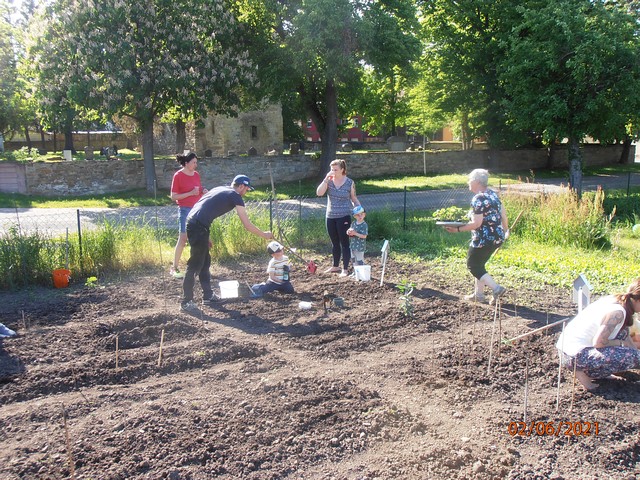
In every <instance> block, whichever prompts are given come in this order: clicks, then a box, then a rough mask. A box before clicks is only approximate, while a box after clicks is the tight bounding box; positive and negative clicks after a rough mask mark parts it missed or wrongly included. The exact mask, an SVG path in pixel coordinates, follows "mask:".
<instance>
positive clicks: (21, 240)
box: [0, 172, 640, 287]
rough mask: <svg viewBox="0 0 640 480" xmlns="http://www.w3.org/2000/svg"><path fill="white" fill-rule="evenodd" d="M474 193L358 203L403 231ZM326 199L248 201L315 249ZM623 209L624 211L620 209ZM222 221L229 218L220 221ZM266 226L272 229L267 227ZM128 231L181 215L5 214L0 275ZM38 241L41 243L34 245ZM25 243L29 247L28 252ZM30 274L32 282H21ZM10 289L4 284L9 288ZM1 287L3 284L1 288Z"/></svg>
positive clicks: (290, 239) (114, 211) (620, 179)
mask: <svg viewBox="0 0 640 480" xmlns="http://www.w3.org/2000/svg"><path fill="white" fill-rule="evenodd" d="M560 183H561V182H558V180H549V181H546V182H545V181H542V182H538V183H526V184H524V183H523V184H516V185H508V186H503V185H501V184H498V185H497V186H494V187H493V188H496V189H498V190H500V191H501V192H502V193H508V192H518V193H528V194H549V193H554V192H558V191H561V189H562V188H563V187H561V185H560ZM638 186H640V174H636V173H632V172H629V173H628V174H618V175H615V176H606V177H605V176H600V177H589V178H587V179H585V182H584V184H583V190H584V191H588V190H595V189H597V188H603V189H609V190H616V192H617V195H618V197H617V199H616V200H615V201H616V202H618V204H619V205H621V204H622V203H623V201H625V200H626V201H627V203H629V204H630V205H628V206H627V207H628V208H629V210H630V211H638V205H637V203H638V202H639V201H640V200H639V199H638V197H637V196H634V195H632V191H633V189H634V187H638ZM471 196H472V194H471V192H469V190H468V189H467V188H466V187H457V188H447V189H441V190H420V191H413V190H411V189H409V188H406V187H405V188H404V189H402V190H400V191H395V192H389V193H374V194H371V193H366V192H359V193H358V199H359V200H360V202H361V203H362V205H363V206H364V207H365V209H366V210H367V211H368V212H370V213H371V212H376V211H384V212H385V215H387V217H386V218H392V219H393V218H394V217H395V219H396V220H397V223H398V224H399V225H401V226H402V228H408V227H410V224H411V222H412V220H413V219H415V218H418V217H427V216H430V214H431V212H434V211H436V210H439V209H442V208H447V207H452V206H456V207H462V208H466V207H468V206H469V201H470V199H471ZM326 202H327V199H326V198H325V197H320V198H318V197H305V196H299V197H292V198H288V199H286V200H277V201H276V200H274V199H273V198H270V199H268V200H262V201H247V202H246V207H247V212H248V213H249V217H250V218H251V219H252V221H254V222H256V224H258V225H259V226H260V228H263V229H269V230H271V231H273V232H274V233H275V234H276V236H277V237H278V238H280V239H282V240H284V241H285V243H286V244H289V245H291V243H295V244H296V245H297V246H304V245H306V244H310V243H311V242H312V240H313V238H314V236H315V237H318V236H322V232H321V229H322V228H323V224H324V221H323V218H324V216H325V211H326ZM618 208H620V207H618ZM221 221H222V222H225V220H224V219H223V220H221ZM267 222H268V224H266V223H267ZM105 225H108V226H109V227H110V228H118V227H120V226H127V227H129V228H137V227H140V228H141V229H142V228H147V229H151V230H154V231H156V232H162V235H166V236H167V238H171V237H173V236H176V235H177V231H178V210H177V207H176V206H175V205H167V206H146V207H126V208H47V209H39V208H13V209H6V208H5V209H0V273H1V274H2V275H5V274H6V271H11V272H10V273H11V275H12V278H13V279H14V280H13V281H12V282H11V283H12V284H13V285H28V284H30V283H33V282H34V281H35V280H34V278H35V276H34V275H33V273H30V272H27V270H26V269H25V268H18V267H16V265H24V264H26V263H27V260H32V259H31V258H30V257H32V256H34V255H35V253H34V252H35V251H36V250H37V249H38V248H40V249H41V253H40V256H43V253H42V252H45V253H44V256H45V257H46V258H47V259H49V261H48V262H47V264H46V265H45V266H44V268H45V269H46V268H49V270H48V272H50V266H51V265H57V267H61V266H63V264H67V265H68V263H69V257H70V255H71V256H74V255H75V256H79V257H80V258H82V257H83V254H84V253H83V242H85V241H86V237H87V235H88V234H90V232H93V231H96V230H99V229H103V228H104V227H105ZM36 240H37V241H36ZM25 241H26V244H28V245H29V248H25ZM25 276H27V277H28V278H23V277H25ZM5 286H6V285H5ZM0 287H2V284H0Z"/></svg>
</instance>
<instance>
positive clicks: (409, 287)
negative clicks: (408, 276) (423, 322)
mask: <svg viewBox="0 0 640 480" xmlns="http://www.w3.org/2000/svg"><path fill="white" fill-rule="evenodd" d="M415 286H416V284H415V283H412V282H409V280H403V281H401V282H400V283H399V284H398V285H396V288H397V289H398V290H400V292H402V295H401V296H400V310H401V311H402V314H403V315H404V316H405V317H407V318H413V297H412V296H411V294H412V293H413V289H414V287H415Z"/></svg>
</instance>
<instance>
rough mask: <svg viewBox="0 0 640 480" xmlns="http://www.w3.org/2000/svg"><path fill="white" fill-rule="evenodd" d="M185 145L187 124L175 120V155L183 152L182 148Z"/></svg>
mask: <svg viewBox="0 0 640 480" xmlns="http://www.w3.org/2000/svg"><path fill="white" fill-rule="evenodd" d="M186 144H187V124H186V123H185V122H184V120H181V119H179V120H176V153H178V154H181V153H182V152H184V146H185V145H186Z"/></svg>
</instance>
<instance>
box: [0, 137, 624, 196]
mask: <svg viewBox="0 0 640 480" xmlns="http://www.w3.org/2000/svg"><path fill="white" fill-rule="evenodd" d="M621 151H622V147H621V146H612V147H600V146H586V147H585V148H583V155H584V165H585V166H592V165H593V166H595V165H615V164H617V163H618V161H619V158H620V154H621ZM338 156H339V157H340V158H344V159H346V160H347V167H348V174H349V176H351V177H353V178H363V177H372V176H382V175H390V174H393V175H395V174H417V175H420V174H422V173H423V172H424V171H425V169H426V172H427V173H466V172H469V171H470V170H472V169H474V168H487V169H489V170H490V171H491V172H492V173H500V172H513V171H524V172H526V171H528V170H531V169H534V170H536V169H542V168H546V167H547V152H546V150H545V149H538V150H533V149H531V150H514V151H495V150H470V151H426V152H382V153H368V154H338ZM631 158H632V159H633V158H634V151H633V149H632V152H631ZM269 163H270V164H271V167H272V171H273V175H274V179H275V181H276V182H277V183H283V182H291V181H297V180H302V179H306V178H313V177H316V176H317V175H318V174H319V168H320V161H319V160H318V159H317V158H314V156H313V155H304V154H299V155H278V156H253V157H251V156H246V155H244V156H232V157H227V158H221V157H214V158H203V159H201V160H200V161H199V162H198V170H199V172H200V175H201V177H202V181H203V184H204V185H205V186H206V187H207V188H211V187H214V186H217V185H226V184H229V182H230V181H231V179H232V178H233V177H234V176H235V175H236V174H239V173H244V174H246V175H249V177H251V179H252V182H253V183H254V184H255V185H269V183H270V178H269V168H268V164H269ZM4 164H5V165H12V166H13V167H12V169H11V171H12V172H13V173H7V172H4V170H2V171H0V174H2V175H18V176H19V175H23V177H24V179H25V181H24V182H23V183H24V185H25V186H24V191H22V187H20V190H21V191H20V192H19V193H28V194H38V195H61V194H73V195H81V194H91V193H107V192H114V191H122V190H130V189H134V188H144V187H145V182H144V164H143V161H142V160H129V161H123V160H108V161H104V160H92V161H74V162H50V163H41V162H38V163H28V164H18V163H10V162H5V163H4ZM155 165H156V177H157V179H158V188H160V189H169V188H170V186H171V179H172V177H173V174H174V172H175V171H176V170H177V169H178V168H179V165H178V164H177V163H176V162H175V161H173V160H162V161H160V160H159V161H156V164H155ZM566 165H567V157H566V150H564V149H559V150H558V151H557V152H556V155H555V159H554V162H553V163H552V165H551V166H552V167H554V168H557V167H565V166H566ZM5 170H7V171H8V168H7V169H5ZM3 172H4V173H3ZM20 178H22V177H20ZM5 183H6V184H8V183H9V182H4V183H3V182H2V181H1V179H0V188H2V186H3V184H5ZM18 183H20V182H18ZM14 184H15V182H14V183H12V185H14Z"/></svg>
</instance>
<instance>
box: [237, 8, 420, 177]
mask: <svg viewBox="0 0 640 480" xmlns="http://www.w3.org/2000/svg"><path fill="white" fill-rule="evenodd" d="M236 7H237V9H238V18H239V20H240V21H241V22H242V23H243V24H244V25H245V28H246V35H245V41H246V42H247V45H248V46H249V47H250V50H251V54H252V59H254V60H255V62H256V63H257V64H258V65H259V67H260V68H259V74H260V78H261V85H262V89H263V90H262V91H263V92H269V93H270V94H271V96H272V97H275V98H278V99H284V98H286V95H287V94H290V92H295V94H296V95H297V96H298V97H299V104H300V105H301V106H302V109H303V111H304V112H305V114H306V116H307V117H308V118H311V120H313V122H314V124H315V125H316V128H317V129H318V132H319V133H320V137H321V143H322V156H321V165H320V170H319V172H318V173H320V172H325V171H326V170H327V169H328V166H329V163H330V162H331V160H333V158H335V153H336V142H337V140H338V125H337V120H338V119H339V118H342V117H343V116H346V115H347V114H349V113H350V112H352V111H353V106H352V105H350V103H351V102H352V99H354V98H356V96H357V94H358V92H359V88H360V86H361V73H362V65H363V64H367V65H370V66H371V67H373V68H378V69H381V70H384V69H386V71H391V69H392V68H393V66H395V65H401V64H404V63H406V61H407V60H406V59H404V55H405V54H406V51H407V50H410V49H408V48H405V45H408V44H412V43H414V42H415V37H414V35H413V31H412V28H413V24H414V23H415V22H416V12H415V6H414V3H413V2H411V1H409V0H386V1H372V2H365V3H357V2H352V1H350V0H297V1H288V2H282V1H278V0H262V1H254V0H251V1H249V0H239V1H237V2H236ZM385 42H388V43H385ZM392 44H393V45H392ZM394 46H395V47H397V48H394ZM391 51H393V52H394V54H393V55H391V54H388V55H387V54H385V53H389V52H391Z"/></svg>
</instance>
